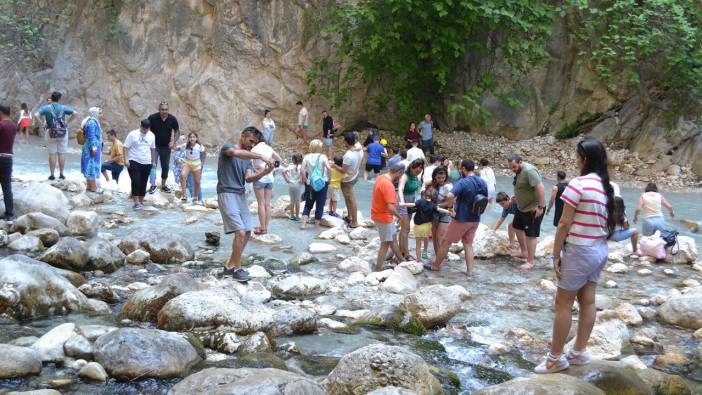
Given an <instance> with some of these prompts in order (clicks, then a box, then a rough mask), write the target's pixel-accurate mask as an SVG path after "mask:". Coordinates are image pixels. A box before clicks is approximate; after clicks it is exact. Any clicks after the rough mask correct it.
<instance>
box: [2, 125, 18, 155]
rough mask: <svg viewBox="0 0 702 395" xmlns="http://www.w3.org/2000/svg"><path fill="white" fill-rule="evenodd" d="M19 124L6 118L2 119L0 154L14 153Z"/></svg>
mask: <svg viewBox="0 0 702 395" xmlns="http://www.w3.org/2000/svg"><path fill="white" fill-rule="evenodd" d="M16 134H17V126H16V125H15V123H14V122H12V121H10V120H9V119H6V120H4V121H0V154H12V145H13V144H14V143H15V135H16Z"/></svg>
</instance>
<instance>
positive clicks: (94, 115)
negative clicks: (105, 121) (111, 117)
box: [80, 106, 102, 128]
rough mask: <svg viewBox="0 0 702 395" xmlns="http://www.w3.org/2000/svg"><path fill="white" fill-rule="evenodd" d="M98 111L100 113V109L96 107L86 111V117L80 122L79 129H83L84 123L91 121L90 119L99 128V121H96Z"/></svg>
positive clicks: (98, 114)
mask: <svg viewBox="0 0 702 395" xmlns="http://www.w3.org/2000/svg"><path fill="white" fill-rule="evenodd" d="M100 111H102V109H100V107H97V106H95V107H90V108H89V109H88V116H87V117H85V118H84V119H83V121H81V123H80V127H81V128H84V127H85V124H86V123H87V122H88V120H89V119H91V118H92V119H94V120H95V122H97V123H98V126H100V120H99V119H98V117H100Z"/></svg>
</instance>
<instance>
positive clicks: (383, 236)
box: [374, 221, 396, 242]
mask: <svg viewBox="0 0 702 395" xmlns="http://www.w3.org/2000/svg"><path fill="white" fill-rule="evenodd" d="M374 222H375V228H376V229H377V230H378V235H379V236H380V241H382V242H387V241H393V240H394V239H395V232H396V227H395V221H392V222H390V223H389V224H382V223H380V222H378V221H374Z"/></svg>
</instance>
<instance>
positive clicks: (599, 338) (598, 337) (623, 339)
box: [567, 319, 629, 359]
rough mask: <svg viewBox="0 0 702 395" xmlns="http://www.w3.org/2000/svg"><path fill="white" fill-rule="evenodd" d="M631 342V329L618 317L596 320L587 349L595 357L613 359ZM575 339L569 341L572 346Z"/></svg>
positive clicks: (569, 345) (569, 346) (570, 346)
mask: <svg viewBox="0 0 702 395" xmlns="http://www.w3.org/2000/svg"><path fill="white" fill-rule="evenodd" d="M628 342H629V330H628V329H627V328H626V324H624V322H622V321H620V320H618V319H609V320H604V321H599V322H595V327H594V328H593V329H592V334H591V335H590V340H589V341H588V342H587V350H588V352H589V353H590V357H592V358H593V359H613V358H618V357H619V356H620V355H621V354H622V348H623V347H624V346H626V344H627V343H628ZM574 343H575V339H573V340H571V341H570V342H569V343H568V346H567V348H572V347H573V344H574Z"/></svg>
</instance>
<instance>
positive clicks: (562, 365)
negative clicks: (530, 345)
mask: <svg viewBox="0 0 702 395" xmlns="http://www.w3.org/2000/svg"><path fill="white" fill-rule="evenodd" d="M569 367H570V364H569V363H568V359H567V358H566V357H565V354H561V355H559V356H558V357H554V356H553V355H551V353H548V355H547V356H546V360H545V361H543V362H541V364H540V365H539V366H537V367H535V368H534V373H537V374H545V373H556V372H560V371H561V370H566V369H568V368H569Z"/></svg>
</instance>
